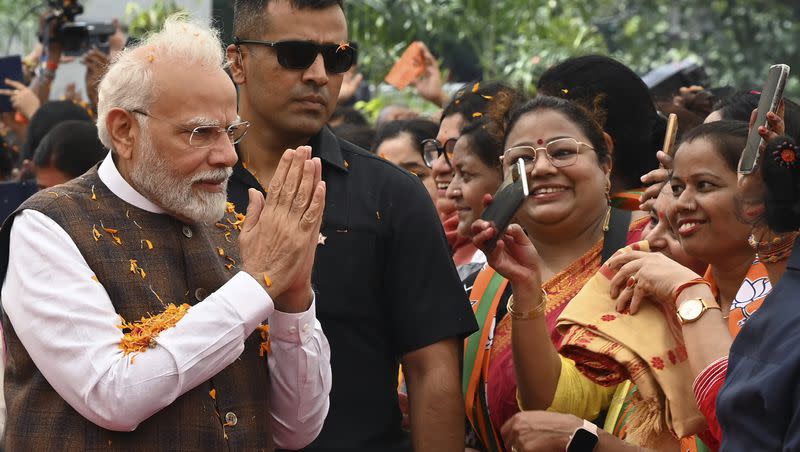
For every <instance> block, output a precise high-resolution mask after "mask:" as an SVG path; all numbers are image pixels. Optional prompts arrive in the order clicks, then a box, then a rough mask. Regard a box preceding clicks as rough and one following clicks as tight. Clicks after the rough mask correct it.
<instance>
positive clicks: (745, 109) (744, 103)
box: [713, 91, 800, 140]
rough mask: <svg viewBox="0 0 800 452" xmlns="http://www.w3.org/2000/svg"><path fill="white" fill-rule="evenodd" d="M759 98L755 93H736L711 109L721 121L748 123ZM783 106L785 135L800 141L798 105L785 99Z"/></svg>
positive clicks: (799, 106)
mask: <svg viewBox="0 0 800 452" xmlns="http://www.w3.org/2000/svg"><path fill="white" fill-rule="evenodd" d="M760 97H761V95H760V94H759V93H758V92H756V91H737V92H735V93H733V94H731V95H730V96H727V97H724V98H722V99H720V100H719V101H718V102H717V103H716V104H714V107H713V108H714V111H719V114H720V117H721V118H722V119H730V120H734V121H746V122H749V121H750V115H751V113H752V112H753V110H755V109H756V108H758V100H759V98H760ZM783 105H784V115H783V116H784V117H783V124H784V126H785V133H786V135H788V136H790V137H793V138H794V139H795V140H797V139H800V105H798V104H797V103H796V102H794V101H792V100H791V99H787V98H785V97H784V98H783Z"/></svg>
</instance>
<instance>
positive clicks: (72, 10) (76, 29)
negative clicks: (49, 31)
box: [47, 0, 116, 56]
mask: <svg viewBox="0 0 800 452" xmlns="http://www.w3.org/2000/svg"><path fill="white" fill-rule="evenodd" d="M47 4H48V6H49V8H50V15H49V16H48V21H53V20H54V21H56V22H57V23H58V25H57V26H56V27H55V34H54V36H51V37H50V40H54V41H57V42H60V43H61V45H62V55H66V56H79V55H83V54H84V53H86V52H87V51H89V50H90V49H91V48H92V47H97V48H98V49H99V50H100V51H102V52H105V53H108V52H109V42H108V39H109V37H111V35H113V34H114V32H115V31H116V29H115V27H114V25H113V24H112V23H111V22H84V21H77V20H76V18H77V16H79V15H81V14H83V5H81V4H80V2H78V1H74V0H48V2H47Z"/></svg>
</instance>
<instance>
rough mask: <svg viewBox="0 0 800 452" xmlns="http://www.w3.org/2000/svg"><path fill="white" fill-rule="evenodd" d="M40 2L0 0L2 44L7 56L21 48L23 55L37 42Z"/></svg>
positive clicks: (32, 0)
mask: <svg viewBox="0 0 800 452" xmlns="http://www.w3.org/2000/svg"><path fill="white" fill-rule="evenodd" d="M41 3H42V2H41V1H40V0H0V44H2V47H0V49H2V51H0V54H6V53H8V52H9V51H13V47H12V46H13V45H16V46H19V47H20V48H22V49H24V50H22V53H23V55H24V54H25V52H27V51H29V50H30V49H31V48H32V47H33V46H34V45H35V44H36V42H37V37H36V33H37V31H38V29H39V13H40V12H41V8H38V6H39V5H41Z"/></svg>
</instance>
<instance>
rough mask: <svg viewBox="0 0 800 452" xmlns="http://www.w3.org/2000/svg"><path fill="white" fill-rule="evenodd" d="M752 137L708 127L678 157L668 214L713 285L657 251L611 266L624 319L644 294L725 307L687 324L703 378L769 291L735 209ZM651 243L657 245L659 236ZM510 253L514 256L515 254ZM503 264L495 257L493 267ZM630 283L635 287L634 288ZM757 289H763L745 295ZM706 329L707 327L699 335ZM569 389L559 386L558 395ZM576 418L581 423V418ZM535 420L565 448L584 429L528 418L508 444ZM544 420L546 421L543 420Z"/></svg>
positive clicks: (611, 442) (686, 445) (731, 125)
mask: <svg viewBox="0 0 800 452" xmlns="http://www.w3.org/2000/svg"><path fill="white" fill-rule="evenodd" d="M746 137H747V126H746V124H744V123H735V122H721V123H714V124H707V125H704V126H700V127H698V128H696V129H693V130H692V131H690V132H689V133H688V134H687V135H686V136H685V137H684V141H683V143H682V144H681V146H680V147H679V148H678V150H677V151H676V153H675V159H674V172H673V175H672V178H671V180H670V189H671V196H672V197H673V198H674V202H673V205H672V206H669V205H667V206H666V210H667V212H668V214H667V215H666V219H667V220H668V221H669V222H670V223H671V224H672V225H674V226H676V228H677V233H678V236H679V239H680V244H681V247H682V248H683V250H684V251H685V252H686V254H688V255H689V256H690V257H692V258H694V259H695V260H700V261H704V262H708V263H710V264H711V266H710V268H709V270H708V271H706V272H705V279H703V278H701V277H700V275H701V274H703V269H702V265H696V264H692V263H690V262H689V261H686V262H684V264H686V265H690V266H691V267H692V268H693V269H690V268H687V267H684V266H683V265H681V264H680V263H678V262H675V261H673V260H670V259H668V258H667V257H666V256H664V255H663V254H661V253H656V252H641V251H632V252H626V253H619V254H617V255H615V256H614V257H612V258H611V259H610V260H609V261H608V263H607V264H608V265H609V266H611V267H614V268H620V271H619V273H618V274H617V276H616V277H615V278H614V279H613V280H612V285H613V287H614V288H613V289H612V293H611V296H612V298H617V296H619V298H618V300H619V305H618V306H617V309H618V310H619V311H620V312H622V311H625V309H626V308H629V309H630V312H631V314H634V315H635V313H636V312H637V311H638V306H639V303H640V302H641V298H642V296H643V295H644V294H649V295H651V299H653V300H657V301H658V302H663V303H665V304H669V303H672V302H673V301H672V300H673V295H674V294H675V293H676V292H678V293H677V295H678V297H679V298H678V301H679V303H680V302H681V301H684V298H685V297H689V296H695V295H697V294H696V293H695V292H697V291H706V292H708V294H705V295H706V301H707V303H708V304H709V305H710V304H712V303H716V305H717V306H720V305H721V306H723V310H722V311H720V310H719V309H717V310H713V309H711V308H708V309H709V310H708V312H707V313H706V314H705V315H704V316H703V319H702V320H703V321H702V322H700V321H698V322H697V323H696V324H695V323H693V320H691V319H688V318H687V319H686V321H685V323H684V327H683V328H684V339H685V342H686V348H687V350H688V356H689V361H690V365H691V368H692V370H693V371H694V372H695V373H699V371H700V370H701V369H703V366H704V365H705V364H708V363H709V362H710V361H708V362H707V361H706V356H707V353H708V348H709V346H711V347H712V349H713V350H717V349H718V347H721V348H722V349H724V350H727V347H729V346H730V342H731V337H732V336H734V335H735V334H736V333H737V332H738V331H739V329H740V328H741V325H742V324H743V323H744V322H745V321H746V320H747V319H748V318H749V316H750V314H752V312H753V310H754V309H756V308H757V307H758V306H759V305H760V303H761V302H762V301H763V298H764V297H765V296H766V293H767V292H768V290H769V283H768V282H767V281H765V279H766V275H764V274H763V267H761V273H759V274H756V273H753V271H752V270H751V264H752V262H753V256H754V252H753V250H752V248H751V247H750V245H749V244H748V241H747V236H748V233H749V231H750V226H749V225H748V224H745V223H742V222H741V221H740V219H739V217H738V216H737V213H736V207H735V206H736V199H737V188H736V171H735V167H736V163H737V161H738V156H739V153H740V149H742V147H743V146H744V141H745V140H746ZM668 204H669V203H668ZM660 218H662V220H661V221H660V222H659V224H658V225H656V228H658V227H659V226H660V225H662V224H663V222H664V220H663V217H660ZM648 238H652V239H657V237H653V236H652V233H651V236H649V237H648ZM506 242H508V240H506ZM516 246H517V245H516V244H514V245H513V246H512V247H509V248H510V249H513V248H514V247H516ZM509 254H513V252H512V251H510V252H509ZM495 257H496V256H490V262H492V261H493V258H495ZM755 268H758V267H755ZM636 270H638V272H637V271H636ZM631 276H633V278H631ZM743 280H745V283H744V284H743V283H742V281H743ZM630 281H634V282H633V284H631V283H630ZM512 284H513V280H512ZM757 287H760V288H761V290H751V291H748V290H745V289H744V288H757ZM634 291H636V294H637V295H636V297H635V298H634V297H632V295H633V293H634ZM649 291H652V292H649ZM515 298H516V297H515ZM632 299H633V302H632V303H631V304H630V306H626V302H629V301H631V300H632ZM665 312H670V313H671V312H675V308H674V307H671V308H669V309H665ZM670 315H671V314H670ZM687 315H688V314H687ZM706 319H716V320H717V323H711V324H708V323H707V322H708V320H706ZM664 320H665V323H664V325H665V327H666V325H667V322H671V321H673V320H672V318H665V319H664ZM694 320H698V319H694ZM698 325H703V326H702V328H699V327H698ZM518 345H519V346H520V349H522V346H523V344H522V342H521V341H520V343H519V344H515V346H518ZM515 358H517V355H515ZM525 359H527V360H528V361H531V362H530V363H527V364H526V363H525V362H524V361H523V360H525ZM532 361H533V359H531V358H530V353H529V354H528V356H525V355H523V354H522V353H520V354H519V358H518V359H517V362H516V363H515V364H516V366H517V368H518V374H520V372H519V370H520V369H519V368H520V367H522V366H524V365H530V366H532V365H533V364H534V363H533V362H532ZM523 370H524V369H523ZM520 378H522V375H520ZM530 383H531V382H530V381H527V382H526V383H523V382H522V380H520V395H522V390H523V384H525V385H528V384H530ZM563 390H564V388H563V387H562V385H561V384H560V383H559V387H558V392H562V391H563ZM573 392H574V389H573ZM521 401H522V400H521ZM526 408H527V407H526ZM545 408H547V407H545ZM535 409H542V407H541V406H539V407H536V408H535ZM550 409H551V410H552V409H553V407H550ZM634 409H635V408H634ZM559 411H561V412H566V411H564V410H559ZM568 413H570V414H573V415H576V416H577V417H578V418H580V416H579V415H578V414H577V413H575V412H568ZM531 416H533V417H537V420H538V421H540V422H543V421H544V420H547V421H548V425H553V424H558V425H560V426H561V429H562V430H561V433H562V434H561V437H560V440H561V441H566V439H567V438H568V430H570V429H573V430H574V428H575V424H576V422H578V420H577V419H576V418H570V417H564V416H561V417H556V416H550V415H549V414H547V413H531V414H529V413H523V414H521V415H520V417H519V418H516V419H515V420H514V421H512V422H511V423H510V424H511V425H510V426H507V427H505V431H504V437H506V438H507V442H509V441H510V442H511V443H512V444H513V442H514V441H519V440H520V435H519V431H520V430H521V429H522V428H523V427H525V425H526V424H530V419H528V420H527V421H526V418H530V417H531ZM539 417H542V418H544V419H538V418H539ZM548 418H549V419H548ZM578 423H579V422H578ZM606 425H608V424H606ZM551 430H552V429H551ZM712 432H713V429H712ZM551 436H552V435H551ZM555 439H558V438H554V440H555ZM703 439H704V440H708V444H707V445H708V446H710V447H711V448H712V449H715V448H716V447H718V444H715V441H714V439H713V435H703ZM599 441H600V443H599V444H600V446H602V447H600V448H598V449H597V450H619V448H620V447H621V445H622V443H620V442H618V440H615V439H614V438H611V437H610V436H609V435H605V434H602V433H601V434H600V440H599ZM695 441H696V439H695V438H689V439H687V440H686V441H684V442H682V448H681V449H682V450H687V449H689V450H692V449H693V447H691V446H692V445H694V443H695ZM665 445H666V444H665Z"/></svg>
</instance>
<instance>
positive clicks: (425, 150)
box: [422, 138, 458, 168]
mask: <svg viewBox="0 0 800 452" xmlns="http://www.w3.org/2000/svg"><path fill="white" fill-rule="evenodd" d="M456 141H458V138H450V139H449V140H447V141H445V142H444V146H443V145H442V144H441V143H439V141H438V140H435V139H433V138H431V139H427V140H422V159H423V160H425V165H426V166H427V167H428V168H432V167H433V162H435V161H436V159H438V158H439V156H440V155H442V154H444V160H445V161H446V162H447V164H448V165H450V164H451V163H450V162H452V161H453V150H454V149H455V148H456Z"/></svg>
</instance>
